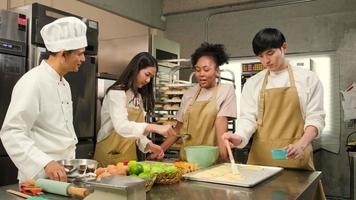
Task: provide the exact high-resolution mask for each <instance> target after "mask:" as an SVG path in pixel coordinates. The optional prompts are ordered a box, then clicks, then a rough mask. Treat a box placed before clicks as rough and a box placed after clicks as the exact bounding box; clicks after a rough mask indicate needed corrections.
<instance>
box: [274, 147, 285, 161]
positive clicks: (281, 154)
mask: <svg viewBox="0 0 356 200" xmlns="http://www.w3.org/2000/svg"><path fill="white" fill-rule="evenodd" d="M286 157H287V150H286V149H284V148H283V149H273V150H272V159H274V160H285V159H286Z"/></svg>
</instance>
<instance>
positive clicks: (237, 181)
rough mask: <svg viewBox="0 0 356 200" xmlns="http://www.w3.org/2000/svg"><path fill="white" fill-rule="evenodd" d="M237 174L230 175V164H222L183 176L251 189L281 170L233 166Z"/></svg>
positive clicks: (255, 166) (252, 166)
mask: <svg viewBox="0 0 356 200" xmlns="http://www.w3.org/2000/svg"><path fill="white" fill-rule="evenodd" d="M235 165H236V167H238V169H239V173H238V174H232V170H231V164H230V163H223V164H219V165H214V166H211V167H209V168H205V169H200V170H197V171H194V172H191V173H187V174H184V175H183V177H184V178H185V179H188V180H194V181H202V182H210V183H218V184H226V185H234V186H241V187H253V186H255V185H256V184H258V183H260V182H262V181H264V180H266V179H268V178H270V177H272V176H273V175H275V174H277V173H279V172H280V171H282V170H283V168H281V167H269V166H259V165H244V164H235Z"/></svg>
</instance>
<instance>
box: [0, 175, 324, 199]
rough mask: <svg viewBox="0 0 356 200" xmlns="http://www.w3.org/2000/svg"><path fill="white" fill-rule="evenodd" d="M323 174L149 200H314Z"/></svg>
mask: <svg viewBox="0 0 356 200" xmlns="http://www.w3.org/2000/svg"><path fill="white" fill-rule="evenodd" d="M320 178H321V172H318V171H317V172H310V171H294V170H283V171H282V172H281V173H279V174H277V175H275V176H273V177H271V178H270V179H268V180H266V181H264V182H262V183H260V184H258V185H256V186H255V187H253V188H243V187H235V186H228V185H220V184H212V183H203V182H196V181H181V182H180V183H179V184H174V185H155V186H153V188H152V191H150V192H149V193H147V199H152V200H156V199H158V200H160V199H162V200H163V199H164V200H166V199H169V200H180V199H181V200H190V199H205V200H208V199H212V200H223V199H224V200H225V199H236V200H239V199H243V200H249V199H251V200H252V199H253V200H260V199H264V200H269V199H270V200H272V199H273V200H287V199H288V200H289V199H310V197H311V196H312V195H313V193H314V191H315V188H316V186H317V183H318V181H319V180H320ZM9 188H11V189H15V190H16V189H17V185H9V186H3V187H0V199H1V200H20V199H21V198H19V197H15V196H13V195H10V194H8V193H6V191H5V190H6V189H9ZM44 197H46V198H48V199H51V200H52V199H55V200H65V199H71V198H68V197H62V196H57V195H50V194H47V195H45V196H44Z"/></svg>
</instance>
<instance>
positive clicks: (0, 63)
mask: <svg viewBox="0 0 356 200" xmlns="http://www.w3.org/2000/svg"><path fill="white" fill-rule="evenodd" d="M25 70H26V58H25V57H19V56H13V55H7V54H0V83H1V84H0V126H1V127H2V123H3V121H4V118H5V115H6V112H7V108H8V107H9V104H10V99H11V93H12V89H13V88H14V86H15V84H16V82H17V81H18V80H19V79H20V77H21V76H22V75H23V74H24V73H25ZM3 155H7V153H6V151H5V149H4V147H3V146H2V143H1V145H0V156H3Z"/></svg>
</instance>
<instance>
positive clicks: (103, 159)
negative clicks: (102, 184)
mask: <svg viewBox="0 0 356 200" xmlns="http://www.w3.org/2000/svg"><path fill="white" fill-rule="evenodd" d="M130 93H131V92H129V91H127V92H126V108H127V113H128V120H129V121H135V122H144V121H145V117H144V112H143V110H142V108H131V107H129V101H130V99H132V98H131V97H132V95H130ZM94 159H95V160H97V161H98V162H99V166H101V167H105V166H107V165H110V164H116V163H117V162H120V161H124V160H137V154H136V139H134V138H125V137H123V136H121V135H120V134H119V133H117V132H116V131H115V130H112V132H111V134H110V135H109V136H108V137H107V138H105V139H104V140H102V141H100V142H99V143H97V144H96V148H95V154H94Z"/></svg>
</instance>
